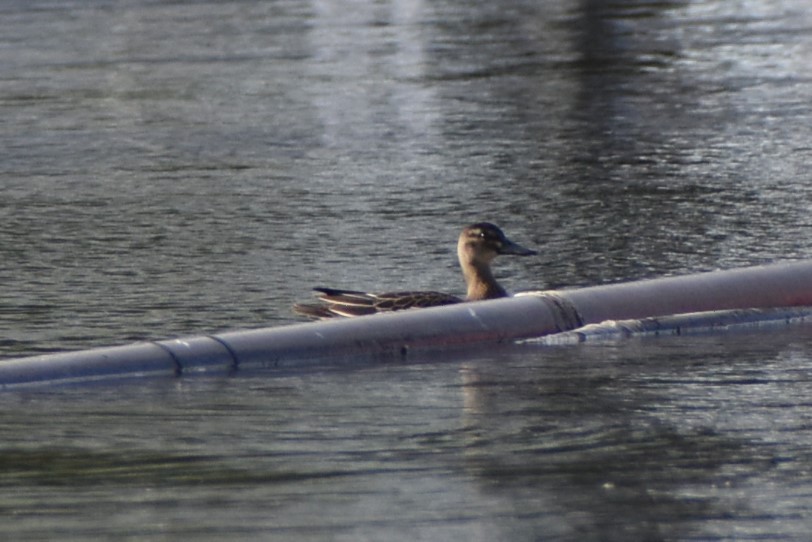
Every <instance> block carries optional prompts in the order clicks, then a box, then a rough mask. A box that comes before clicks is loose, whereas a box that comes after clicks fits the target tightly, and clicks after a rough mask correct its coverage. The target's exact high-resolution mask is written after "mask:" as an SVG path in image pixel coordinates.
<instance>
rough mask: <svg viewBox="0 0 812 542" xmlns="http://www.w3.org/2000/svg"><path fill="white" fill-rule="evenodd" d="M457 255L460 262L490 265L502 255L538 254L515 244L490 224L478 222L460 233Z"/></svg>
mask: <svg viewBox="0 0 812 542" xmlns="http://www.w3.org/2000/svg"><path fill="white" fill-rule="evenodd" d="M457 254H458V255H459V258H460V262H468V263H471V264H484V265H488V264H490V263H491V262H492V261H493V259H494V258H496V257H497V256H499V255H500V254H512V255H515V256H532V255H534V254H538V253H537V252H536V251H535V250H530V249H529V248H525V247H523V246H521V245H519V244H518V243H514V242H513V241H511V240H510V239H508V238H507V237H506V236H505V234H504V233H503V232H502V230H500V229H499V228H497V227H496V226H494V225H493V224H491V223H490V222H478V223H476V224H471V225H470V226H468V227H466V228H465V229H463V230H462V233H460V239H459V242H458V243H457Z"/></svg>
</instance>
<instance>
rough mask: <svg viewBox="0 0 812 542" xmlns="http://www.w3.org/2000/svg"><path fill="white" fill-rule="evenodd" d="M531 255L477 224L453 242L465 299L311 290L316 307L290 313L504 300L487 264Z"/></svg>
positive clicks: (354, 312)
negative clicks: (462, 280) (500, 259)
mask: <svg viewBox="0 0 812 542" xmlns="http://www.w3.org/2000/svg"><path fill="white" fill-rule="evenodd" d="M535 254H538V252H536V251H535V250H531V249H529V248H525V247H523V246H522V245H520V244H518V243H515V242H513V241H511V240H510V239H508V238H507V236H505V234H504V233H503V232H502V230H501V229H499V228H498V227H497V226H495V225H494V224H492V223H490V222H478V223H476V224H471V225H470V226H467V227H465V228H463V230H462V232H461V233H460V236H459V240H458V241H457V257H458V259H459V262H460V267H461V268H462V275H463V277H464V278H465V284H466V286H467V290H466V295H465V298H460V297H457V296H455V295H451V294H446V293H442V292H434V291H402V292H386V293H372V292H363V291H357V290H341V289H336V288H322V287H319V288H313V290H314V291H315V292H316V297H317V298H318V300H319V303H297V304H295V305H294V306H293V311H294V312H295V313H296V314H299V315H301V316H306V317H309V318H313V319H327V318H335V317H355V316H366V315H371V314H377V313H385V312H391V311H400V310H407V309H419V308H428V307H438V306H442V305H451V304H455V303H463V302H468V301H482V300H486V299H498V298H500V297H507V296H508V293H507V291H506V290H505V289H504V288H503V287H502V286H501V285H500V284H499V283H498V282H497V281H496V279H495V278H494V276H493V273H492V271H491V262H493V260H494V259H495V258H496V257H497V256H501V255H513V256H532V255H535Z"/></svg>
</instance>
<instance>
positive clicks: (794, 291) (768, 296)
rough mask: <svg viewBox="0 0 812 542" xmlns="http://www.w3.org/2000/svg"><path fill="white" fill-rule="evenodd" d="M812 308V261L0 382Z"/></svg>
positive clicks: (290, 333) (286, 361) (59, 364)
mask: <svg viewBox="0 0 812 542" xmlns="http://www.w3.org/2000/svg"><path fill="white" fill-rule="evenodd" d="M793 306H812V260H810V261H803V262H796V263H786V264H775V265H768V266H759V267H750V268H744V269H735V270H730V271H715V272H710V273H701V274H696V275H687V276H682V277H666V278H660V279H652V280H644V281H638V282H629V283H623V284H615V285H606V286H594V287H589V288H581V289H573V290H558V291H548V292H531V293H527V294H524V295H521V296H517V297H512V298H506V299H497V300H492V301H481V302H477V303H464V304H459V305H448V306H445V307H437V308H432V309H420V310H414V311H403V312H396V313H391V314H385V315H377V316H370V317H361V318H349V319H336V320H328V321H322V322H313V323H307V324H296V325H290V326H282V327H276V328H266V329H256V330H250V331H236V332H229V333H222V334H218V335H208V336H197V337H190V338H181V339H172V340H166V341H155V342H144V343H137V344H131V345H125V346H118V347H111V348H97V349H92V350H85V351H79V352H67V353H62V354H49V355H42V356H33V357H28V358H19V359H15V360H7V361H0V386H2V387H15V386H29V385H36V384H50V383H69V382H91V381H98V380H110V379H120V378H142V377H148V376H169V375H180V374H190V373H191V374H194V373H218V372H219V373H223V374H226V373H230V372H233V371H236V370H241V369H251V368H275V367H278V368H301V367H308V366H314V365H319V366H325V365H338V364H342V363H345V364H349V363H353V362H356V361H357V360H361V359H377V358H381V359H392V358H393V357H404V356H407V355H409V353H412V352H418V351H430V350H441V349H448V348H453V347H471V346H475V345H485V344H496V343H499V342H503V341H513V340H516V339H525V338H531V337H538V336H542V335H548V334H551V333H558V332H563V331H570V330H572V329H575V328H578V327H581V326H583V325H585V324H594V323H599V322H602V321H604V320H621V319H631V318H646V317H654V316H663V315H670V314H679V313H689V312H699V311H714V310H731V309H747V308H772V307H793Z"/></svg>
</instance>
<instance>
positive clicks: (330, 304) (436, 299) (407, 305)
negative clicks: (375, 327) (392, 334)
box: [293, 288, 462, 318]
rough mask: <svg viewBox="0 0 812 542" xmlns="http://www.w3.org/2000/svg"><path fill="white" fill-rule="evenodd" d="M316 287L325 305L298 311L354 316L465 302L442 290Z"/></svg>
mask: <svg viewBox="0 0 812 542" xmlns="http://www.w3.org/2000/svg"><path fill="white" fill-rule="evenodd" d="M314 290H315V291H317V292H318V294H317V297H318V298H319V300H320V301H321V302H322V304H320V305H316V304H296V305H294V306H293V310H294V311H295V312H297V313H298V314H301V315H304V316H308V317H310V318H332V317H334V316H346V317H352V316H365V315H368V314H375V313H378V312H391V311H399V310H406V309H416V308H426V307H438V306H440V305H450V304H452V303H460V302H461V301H462V299H460V298H459V297H456V296H453V295H449V294H444V293H441V292H389V293H384V294H374V293H367V292H359V291H355V290H337V289H335V288H314Z"/></svg>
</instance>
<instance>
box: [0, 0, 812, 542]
mask: <svg viewBox="0 0 812 542" xmlns="http://www.w3.org/2000/svg"><path fill="white" fill-rule="evenodd" d="M810 30H812V10H810V8H809V7H808V6H807V5H806V3H805V2H803V1H801V0H794V1H791V0H786V1H774V2H755V1H742V2H735V3H734V2H725V1H722V0H717V1H699V0H697V1H675V2H646V1H633V2H622V3H620V2H618V3H614V2H597V1H590V0H583V1H580V2H577V1H574V0H573V1H564V0H559V1H549V2H542V3H539V2H523V1H520V0H516V1H507V2H500V3H493V2H491V3H488V2H473V3H471V2H468V3H458V2H454V1H453V0H442V1H438V2H430V3H429V2H422V1H420V0H406V1H399V2H364V1H354V2H346V3H332V2H321V1H319V0H315V1H314V0H311V1H305V0H283V1H274V2H254V1H250V2H249V1H244V2H239V1H228V2H208V3H207V2H151V1H147V0H132V1H114V0H109V1H108V0H85V1H81V2H78V1H76V2H72V1H68V0H66V1H50V0H49V1H46V0H35V1H26V2H22V1H8V2H5V3H4V4H3V5H2V6H0V118H2V122H0V153H1V155H2V160H0V188H2V196H3V197H2V198H0V262H2V263H0V283H2V285H3V295H2V296H1V298H0V357H5V358H9V357H16V356H21V355H28V354H33V353H37V352H42V351H55V350H65V349H78V348H88V347H93V346H101V345H108V344H121V343H126V342H128V341H132V340H139V339H144V338H150V339H157V338H164V337H174V336H179V335H191V334H197V333H202V332H214V331H218V330H226V329H243V328H251V327H264V326H268V325H281V324H285V323H290V322H293V321H294V317H293V316H292V315H291V313H290V310H289V306H290V304H291V303H292V302H293V301H295V300H301V299H302V298H307V297H308V296H309V288H310V287H311V286H313V285H319V284H328V285H333V286H340V287H349V288H392V289H403V288H432V289H442V290H447V291H450V292H453V293H459V292H460V291H461V290H462V281H461V279H460V277H459V271H458V269H457V265H456V262H455V256H454V244H455V239H456V236H457V233H458V231H459V229H460V227H461V226H463V225H464V224H466V223H469V222H472V221H476V220H483V219H487V220H491V221H494V222H497V223H499V224H500V225H502V226H503V227H504V229H505V230H506V231H507V233H508V234H509V235H510V236H511V237H512V238H514V239H515V240H516V241H518V242H521V243H522V244H525V245H528V246H534V247H538V248H539V249H540V250H541V251H542V254H541V256H539V257H538V258H536V259H533V260H530V261H528V259H521V260H519V261H515V260H514V261H511V260H508V259H506V261H502V262H499V265H498V269H497V272H498V275H499V277H500V279H501V280H502V281H503V282H504V284H505V285H506V286H507V287H508V288H509V289H512V290H521V289H530V288H540V287H561V286H579V285H591V284H599V283H605V282H615V281H619V280H626V279H635V278H640V277H650V276H660V275H664V274H672V273H687V272H695V271H701V270H707V269H714V268H730V267H735V266H742V265H750V264H756V263H762V262H766V261H774V260H788V259H798V258H807V257H809V255H810V253H812V251H811V250H810V246H811V245H812V242H810V236H809V235H808V230H809V226H810V213H809V201H812V197H811V196H812V194H810V191H811V190H812V188H810V186H812V184H810V182H809V181H810V179H809V173H808V171H809V168H808V164H809V162H810V159H811V158H812V145H810V143H809V142H810V141H812V106H810V104H811V103H812V100H811V99H810V98H812V85H810V82H812V81H811V80H810V76H809V73H810V69H809V68H810V61H809V59H810V58H812V32H810ZM809 344H810V341H809V334H808V330H805V329H797V330H789V331H786V332H777V333H758V334H754V335H741V336H739V335H737V336H733V337H715V338H714V337H708V338H675V339H667V340H666V339H660V340H644V341H626V342H619V343H614V344H601V345H582V346H578V347H561V348H550V347H536V346H533V347H530V346H523V347H516V348H500V349H494V350H489V351H485V352H476V353H471V352H468V353H464V354H457V353H455V354H453V355H451V354H449V355H448V356H446V357H445V358H440V359H437V358H432V359H426V360H422V361H421V362H420V363H414V364H409V365H392V366H385V367H367V368H364V369H358V370H343V371H329V372H322V373H317V374H308V373H302V374H281V375H243V376H241V377H237V378H232V379H211V380H209V379H187V380H180V381H173V382H164V381H162V382H149V383H143V384H136V385H127V386H122V387H118V388H115V389H112V388H91V389H61V390H53V391H52V392H48V393H42V392H38V393H14V394H4V395H3V396H1V397H0V402H1V403H2V404H3V407H2V408H0V412H2V415H1V416H2V419H3V422H2V427H3V429H4V431H3V433H4V435H3V436H4V438H3V442H4V444H3V445H0V461H2V463H3V467H4V468H3V474H0V483H2V484H3V486H4V488H5V489H6V491H5V492H4V495H5V497H3V498H2V499H0V510H2V511H3V513H4V514H3V515H4V517H7V518H10V519H9V521H7V522H4V524H3V526H2V527H0V531H2V532H3V533H4V536H7V537H10V538H14V539H42V538H49V537H54V536H56V533H59V536H58V537H59V538H60V539H87V538H91V537H99V538H110V537H115V538H125V539H126V538H128V537H130V538H139V537H140V538H164V539H188V538H189V537H192V536H193V537H195V538H197V539H203V538H209V539H219V538H222V536H224V535H225V534H228V535H229V537H230V538H245V539H249V538H250V539H252V540H255V539H256V538H257V537H260V538H269V537H273V538H274V539H302V538H308V539H333V540H335V539H352V540H359V539H364V538H367V539H374V540H381V539H397V540H403V539H415V540H418V539H428V540H440V539H442V540H466V541H468V540H499V539H507V540H544V539H577V540H599V539H600V540H629V539H646V540H677V539H680V540H683V539H702V540H707V539H730V538H742V539H748V538H749V539H754V538H761V539H798V540H802V539H805V537H806V533H807V532H808V524H809V522H808V520H807V516H808V514H807V512H806V510H807V509H808V508H809V504H810V503H809V497H808V495H809V494H810V486H809V484H808V483H807V482H806V478H807V477H808V476H807V475H808V470H809V465H808V463H809V461H808V460H809V457H808V455H809V454H808V452H807V450H808V449H809V444H810V443H809V442H808V441H809V439H808V420H807V418H808V417H809V415H810V413H809V405H808V401H807V399H806V397H808V396H809V391H810V390H809V382H808V380H809V378H808V374H807V373H808V371H807V367H808V366H809V361H810V356H809Z"/></svg>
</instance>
